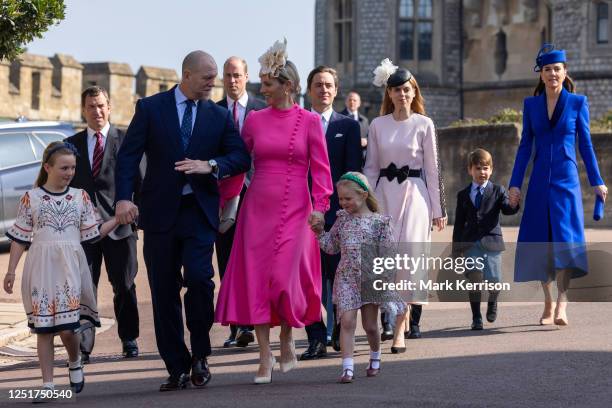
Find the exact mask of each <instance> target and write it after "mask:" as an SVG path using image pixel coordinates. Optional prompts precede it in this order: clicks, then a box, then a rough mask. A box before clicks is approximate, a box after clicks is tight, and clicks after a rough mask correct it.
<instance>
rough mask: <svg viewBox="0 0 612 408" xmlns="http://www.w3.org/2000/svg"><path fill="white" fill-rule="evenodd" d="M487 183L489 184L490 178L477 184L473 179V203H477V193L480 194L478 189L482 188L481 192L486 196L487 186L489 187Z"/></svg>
mask: <svg viewBox="0 0 612 408" xmlns="http://www.w3.org/2000/svg"><path fill="white" fill-rule="evenodd" d="M487 184H489V180H487V181H485V182H484V183H482V185H481V184H476V183H474V182H473V181H472V189H471V190H470V200H472V204H474V205H476V194H478V189H481V190H480V191H481V194H482V195H483V196H484V191H485V188H487Z"/></svg>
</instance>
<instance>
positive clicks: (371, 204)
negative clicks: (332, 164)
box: [336, 171, 379, 213]
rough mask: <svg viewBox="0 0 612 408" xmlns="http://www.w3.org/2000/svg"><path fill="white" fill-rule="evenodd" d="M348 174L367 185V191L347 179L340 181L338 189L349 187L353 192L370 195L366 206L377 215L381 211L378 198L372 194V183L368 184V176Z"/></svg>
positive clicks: (354, 172)
mask: <svg viewBox="0 0 612 408" xmlns="http://www.w3.org/2000/svg"><path fill="white" fill-rule="evenodd" d="M346 174H350V175H352V176H354V177H357V178H358V179H359V180H361V181H362V182H363V183H364V184H365V186H366V187H367V188H368V189H367V191H366V190H364V189H363V188H361V186H360V185H359V184H357V183H355V182H354V181H351V180H347V179H341V180H339V181H338V182H337V183H336V187H339V186H344V187H349V188H350V189H352V190H353V191H355V192H357V193H364V192H365V193H368V197H367V198H366V205H367V206H368V208H369V210H370V211H372V212H373V213H377V212H378V211H379V209H378V200H377V199H376V196H375V195H374V193H373V192H372V187H370V183H368V179H367V178H366V176H364V175H363V174H361V173H359V172H357V171H349V172H348V173H346Z"/></svg>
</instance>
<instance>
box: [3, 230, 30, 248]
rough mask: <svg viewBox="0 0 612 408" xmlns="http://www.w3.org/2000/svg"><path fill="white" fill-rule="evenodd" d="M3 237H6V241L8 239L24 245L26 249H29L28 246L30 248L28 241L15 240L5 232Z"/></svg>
mask: <svg viewBox="0 0 612 408" xmlns="http://www.w3.org/2000/svg"><path fill="white" fill-rule="evenodd" d="M4 235H6V237H7V238H8V239H10V240H11V241H15V242H17V243H18V244H21V245H25V246H26V247H29V246H30V244H31V242H29V241H24V240H22V239H19V238H15V237H14V236H12V235H11V234H10V232H6V233H5V234H4Z"/></svg>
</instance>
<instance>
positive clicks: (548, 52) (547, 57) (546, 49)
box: [533, 44, 567, 72]
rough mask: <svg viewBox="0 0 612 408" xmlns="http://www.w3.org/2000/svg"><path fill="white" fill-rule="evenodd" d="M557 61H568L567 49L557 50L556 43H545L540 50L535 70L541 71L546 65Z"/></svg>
mask: <svg viewBox="0 0 612 408" xmlns="http://www.w3.org/2000/svg"><path fill="white" fill-rule="evenodd" d="M557 62H567V57H566V55H565V50H555V46H554V44H544V46H542V48H540V51H539V52H538V56H537V57H536V65H535V67H533V70H534V71H535V72H540V71H541V70H542V68H543V67H544V66H545V65H548V64H556V63H557Z"/></svg>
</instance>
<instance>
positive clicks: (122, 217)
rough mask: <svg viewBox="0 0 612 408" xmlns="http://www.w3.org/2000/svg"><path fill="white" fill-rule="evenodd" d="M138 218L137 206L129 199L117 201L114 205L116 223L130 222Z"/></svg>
mask: <svg viewBox="0 0 612 408" xmlns="http://www.w3.org/2000/svg"><path fill="white" fill-rule="evenodd" d="M136 218H138V207H136V204H134V203H133V202H131V201H129V200H120V201H117V205H116V206H115V219H116V220H117V223H118V224H121V225H124V224H131V223H133V222H135V221H136Z"/></svg>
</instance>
